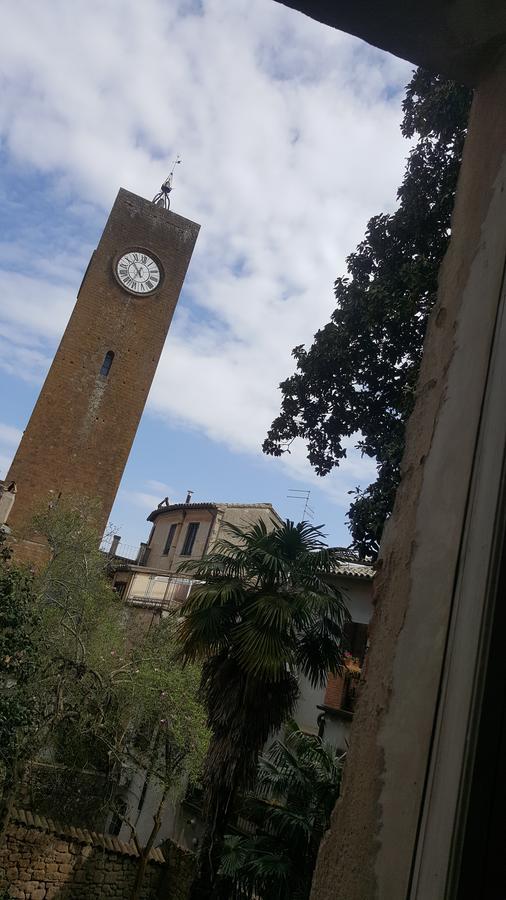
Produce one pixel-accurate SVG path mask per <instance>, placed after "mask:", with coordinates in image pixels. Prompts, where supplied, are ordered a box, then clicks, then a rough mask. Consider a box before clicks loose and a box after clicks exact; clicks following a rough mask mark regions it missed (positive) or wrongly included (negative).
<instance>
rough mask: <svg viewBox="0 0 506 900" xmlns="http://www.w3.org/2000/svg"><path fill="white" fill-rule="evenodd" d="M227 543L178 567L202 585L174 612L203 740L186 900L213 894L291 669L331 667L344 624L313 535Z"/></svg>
mask: <svg viewBox="0 0 506 900" xmlns="http://www.w3.org/2000/svg"><path fill="white" fill-rule="evenodd" d="M229 530H230V539H228V538H227V539H224V540H222V541H221V542H220V543H219V544H218V545H217V546H216V548H215V550H214V551H213V553H211V554H210V555H208V556H207V557H204V558H203V559H202V560H197V561H195V562H190V563H187V564H185V566H184V571H187V572H188V571H190V572H191V573H192V576H193V577H194V578H195V579H197V580H200V581H202V584H200V585H198V586H197V587H195V588H194V589H193V591H192V593H191V595H190V597H189V599H188V600H187V601H186V603H185V604H184V605H183V607H182V611H181V612H182V622H181V626H180V630H179V635H180V639H181V642H182V646H183V653H184V658H185V660H187V661H189V662H193V661H195V660H201V661H202V663H203V666H202V683H201V690H202V696H203V699H204V701H205V705H206V708H207V713H208V724H209V727H210V729H211V741H210V746H209V752H208V754H207V757H206V761H205V765H204V772H203V783H204V788H205V804H204V814H205V819H206V831H205V834H204V838H203V841H202V847H201V857H200V865H201V871H200V877H199V879H198V881H197V882H196V885H195V887H194V894H193V896H194V897H215V896H218V894H216V893H213V891H215V890H218V888H217V886H216V883H215V882H216V873H217V860H218V858H219V852H220V846H221V841H222V838H223V834H224V829H225V826H226V822H227V817H228V816H229V814H230V811H231V809H232V807H233V803H234V801H235V798H236V796H237V792H238V790H239V789H245V788H247V787H248V786H250V785H251V783H252V780H253V779H254V776H255V772H256V766H257V762H258V755H259V753H260V751H261V750H262V748H263V746H264V744H265V742H266V740H267V738H268V736H269V734H270V733H271V732H272V731H273V730H274V729H278V728H279V727H280V726H281V725H282V724H283V722H285V721H286V719H287V718H288V717H289V716H290V715H291V714H292V712H293V709H294V705H295V701H296V699H297V696H298V681H297V673H298V672H303V673H304V674H305V675H306V676H307V678H308V679H309V680H310V681H311V683H312V684H314V685H316V684H322V683H324V681H325V679H326V676H327V673H328V672H329V671H330V672H337V671H338V670H339V669H340V666H341V661H342V656H341V653H342V651H341V637H342V630H343V626H344V623H345V622H346V621H347V619H348V618H349V614H348V611H347V609H346V606H345V603H344V600H343V598H342V596H341V593H340V591H339V589H338V588H336V586H335V585H332V584H331V583H330V579H329V578H328V576H329V575H330V574H331V573H332V572H333V571H335V569H336V568H337V567H338V559H337V556H336V554H335V552H334V551H332V550H329V549H328V548H327V547H326V546H325V545H324V543H323V540H322V534H321V529H320V528H316V527H314V526H312V525H309V524H308V523H307V522H302V523H299V524H298V525H294V523H293V522H290V521H287V522H285V523H284V524H283V525H282V526H279V525H277V524H275V523H274V522H273V523H272V529H271V530H270V531H269V530H268V528H267V527H266V525H265V523H263V522H259V523H257V524H255V525H252V526H247V527H245V528H241V527H238V526H229Z"/></svg>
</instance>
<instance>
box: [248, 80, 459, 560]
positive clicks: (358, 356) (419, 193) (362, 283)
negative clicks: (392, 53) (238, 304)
mask: <svg viewBox="0 0 506 900" xmlns="http://www.w3.org/2000/svg"><path fill="white" fill-rule="evenodd" d="M469 104H470V92H469V90H468V89H467V88H464V87H461V86H458V85H456V84H454V83H453V82H449V81H446V80H444V79H443V78H442V77H441V76H439V75H432V74H429V73H428V72H426V71H424V70H423V69H418V70H416V71H415V73H414V75H413V78H412V80H411V82H410V83H409V85H408V87H407V92H406V96H405V99H404V102H403V112H404V118H403V121H402V125H401V130H402V133H403V135H404V136H405V137H406V138H408V139H416V143H415V144H414V146H413V148H412V150H411V151H410V154H409V157H408V160H407V165H406V171H405V175H404V180H403V182H402V185H401V187H400V188H399V191H398V200H399V204H398V207H397V209H396V211H395V212H394V213H392V214H389V215H388V214H380V215H377V216H374V217H373V218H372V219H370V221H369V222H368V225H367V230H366V235H365V238H364V240H363V241H362V242H361V243H360V244H359V245H358V247H357V249H356V250H355V251H354V252H353V253H352V254H350V256H349V257H348V259H347V275H345V276H339V277H338V278H337V279H336V281H335V284H334V292H335V297H336V301H337V306H336V309H335V310H334V312H333V314H332V317H331V321H330V322H329V323H328V324H327V325H325V326H324V327H323V328H322V329H321V330H320V331H318V332H317V334H316V335H315V338H314V342H313V344H312V345H311V347H310V348H309V349H306V348H305V347H304V346H303V345H301V346H298V347H295V349H294V350H293V356H294V358H295V360H296V363H297V371H296V373H295V374H294V375H292V376H291V377H290V378H287V379H286V381H284V382H282V384H281V385H280V388H281V392H282V403H281V413H280V415H279V416H278V417H277V418H276V419H275V420H274V422H273V424H272V426H271V428H270V430H269V432H268V435H267V438H266V440H265V442H264V445H263V449H264V452H266V453H269V454H272V455H274V456H280V455H281V454H282V453H284V452H287V451H288V450H289V447H290V444H291V443H292V442H293V440H295V439H296V438H302V439H303V440H304V441H305V442H306V444H307V450H308V459H309V461H310V463H311V465H312V466H313V467H314V469H315V470H316V472H317V473H318V474H319V475H326V474H327V473H328V472H330V470H331V469H332V468H333V467H334V466H338V465H339V462H340V460H342V459H343V457H345V456H346V441H348V442H349V440H350V439H351V440H352V441H355V442H356V446H357V447H358V448H359V449H360V450H361V452H362V453H364V454H366V455H367V456H370V457H373V458H374V459H375V460H376V462H377V469H378V475H377V479H376V481H375V482H374V483H373V484H371V485H370V486H369V487H368V488H367V489H366V490H365V491H360V490H359V489H358V488H357V490H356V491H355V492H354V493H355V494H356V497H355V500H354V501H353V503H352V505H351V508H350V510H349V513H348V518H349V522H350V530H351V535H352V540H353V545H354V547H355V548H356V549H357V550H358V551H359V552H360V553H361V554H362V555H376V553H377V549H378V545H379V540H380V537H381V532H382V529H383V525H384V522H385V519H386V517H387V516H388V515H389V513H390V511H391V509H392V506H393V500H394V496H395V490H396V487H397V484H398V481H399V477H400V462H401V457H402V453H403V448H404V430H405V423H406V419H407V417H408V416H409V414H410V412H411V410H412V408H413V404H414V395H415V387H416V382H417V376H418V370H419V365H420V359H421V353H422V344H423V339H424V335H425V330H426V325H427V318H428V315H429V313H430V311H431V309H432V307H433V305H434V301H435V298H436V292H437V278H438V270H439V267H440V264H441V261H442V258H443V255H444V253H445V251H446V248H447V246H448V241H449V237H450V221H451V213H452V209H453V202H454V194H455V188H456V182H457V175H458V171H459V167H460V160H461V154H462V148H463V143H464V138H465V132H466V123H467V116H468V111H469ZM357 436H358V437H357Z"/></svg>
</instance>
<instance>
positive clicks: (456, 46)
mask: <svg viewBox="0 0 506 900" xmlns="http://www.w3.org/2000/svg"><path fill="white" fill-rule="evenodd" d="M278 2H281V3H283V4H284V6H289V7H291V8H292V9H296V10H299V12H302V13H304V14H305V15H307V16H310V17H311V18H313V19H316V20H317V21H319V22H323V23H324V24H325V25H330V26H332V27H333V28H338V29H339V30H340V31H346V32H348V33H349V34H353V35H355V36H356V37H359V38H362V39H363V40H364V41H367V42H368V43H369V44H373V45H374V46H375V47H379V48H380V49H382V50H387V51H389V52H390V53H393V54H394V55H395V56H400V57H401V58H402V59H407V60H409V61H410V62H412V63H415V64H416V65H419V66H424V67H425V68H427V69H430V70H431V71H433V72H440V73H441V74H443V75H446V76H447V77H449V78H453V79H455V80H456V81H461V82H463V83H464V84H468V85H470V86H474V85H476V84H478V82H479V81H480V80H481V78H482V76H483V75H484V74H485V73H486V71H487V70H488V69H489V68H490V67H491V66H493V65H494V63H495V62H496V60H497V59H498V58H499V56H500V55H501V53H502V52H504V50H505V48H506V3H505V2H504V0H451V2H449V0H381V2H378V0H278Z"/></svg>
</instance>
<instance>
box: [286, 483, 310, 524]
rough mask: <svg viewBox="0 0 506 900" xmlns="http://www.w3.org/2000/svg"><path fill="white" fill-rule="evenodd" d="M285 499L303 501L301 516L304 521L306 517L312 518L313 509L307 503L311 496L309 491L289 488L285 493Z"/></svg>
mask: <svg viewBox="0 0 506 900" xmlns="http://www.w3.org/2000/svg"><path fill="white" fill-rule="evenodd" d="M286 497H287V500H298V501H299V503H304V511H303V513H302V518H303V520H304V521H305V522H306V521H307V520H308V519H313V518H314V509H313V507H312V506H310V505H309V500H310V497H311V491H303V490H297V489H295V488H293V489H290V490H289V491H288V494H287V495H286Z"/></svg>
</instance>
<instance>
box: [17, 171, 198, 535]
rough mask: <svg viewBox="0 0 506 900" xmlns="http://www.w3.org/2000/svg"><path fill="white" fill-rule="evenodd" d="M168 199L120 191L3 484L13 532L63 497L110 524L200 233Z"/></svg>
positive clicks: (163, 196)
mask: <svg viewBox="0 0 506 900" xmlns="http://www.w3.org/2000/svg"><path fill="white" fill-rule="evenodd" d="M167 184H168V187H167ZM162 190H163V188H162ZM169 190H170V182H166V190H165V194H163V195H162V194H160V195H157V198H155V200H157V199H158V203H155V202H153V203H151V202H149V201H148V200H144V199H142V197H138V196H137V195H136V194H131V193H130V192H129V191H126V190H123V189H121V190H120V191H119V194H118V196H117V198H116V201H115V203H114V206H113V208H112V210H111V214H110V216H109V219H108V221H107V224H106V226H105V229H104V232H103V234H102V237H101V239H100V243H99V245H98V247H97V249H96V250H95V251H94V253H93V255H92V257H91V260H90V262H89V265H88V268H87V270H86V274H85V276H84V279H83V282H82V284H81V287H80V290H79V293H78V295H77V302H76V305H75V307H74V311H73V313H72V315H71V317H70V321H69V323H68V325H67V328H66V330H65V333H64V335H63V338H62V340H61V343H60V346H59V348H58V351H57V353H56V356H55V358H54V360H53V363H52V365H51V368H50V370H49V373H48V376H47V378H46V381H45V384H44V386H43V388H42V390H41V392H40V395H39V399H38V400H37V403H36V405H35V408H34V410H33V413H32V415H31V418H30V421H29V423H28V425H27V428H26V431H25V432H24V435H23V437H22V440H21V443H20V445H19V448H18V451H17V453H16V456H15V457H14V461H13V463H12V466H11V468H10V470H9V472H8V474H7V476H6V480H7V482H11V481H15V482H16V485H17V495H16V502H15V503H14V506H13V509H12V513H11V515H10V517H9V525H10V526H11V528H12V529H13V530H14V533H16V532H18V533H19V530H20V529H24V528H26V526H28V525H29V523H30V521H31V518H32V516H33V513H34V511H35V510H36V509H37V508H38V507H40V505H41V504H42V503H47V501H48V499H49V498H50V497H57V496H58V495H60V494H61V495H63V496H65V495H67V496H68V495H73V496H79V497H90V498H94V499H96V500H97V501H98V503H99V504H100V512H99V517H98V521H97V526H98V527H99V528H100V529H101V530H103V529H104V528H105V526H106V524H107V520H108V518H109V514H110V511H111V507H112V505H113V502H114V499H115V496H116V492H117V490H118V486H119V482H120V479H121V476H122V474H123V470H124V468H125V464H126V461H127V459H128V455H129V453H130V448H131V446H132V442H133V439H134V437H135V433H136V431H137V426H138V424H139V420H140V418H141V415H142V411H143V409H144V406H145V403H146V399H147V396H148V391H149V389H150V387H151V383H152V381H153V376H154V374H155V371H156V367H157V365H158V361H159V359H160V354H161V352H162V349H163V345H164V341H165V337H166V335H167V331H168V329H169V325H170V322H171V319H172V314H173V312H174V308H175V306H176V303H177V301H178V298H179V293H180V291H181V287H182V285H183V281H184V278H185V275H186V270H187V268H188V264H189V262H190V258H191V255H192V252H193V248H194V245H195V241H196V239H197V235H198V231H199V226H198V225H196V224H195V223H194V222H190V221H189V220H188V219H183V218H182V217H181V216H178V215H176V214H175V213H173V212H170V211H169V209H168V208H167V207H168V192H169Z"/></svg>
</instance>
